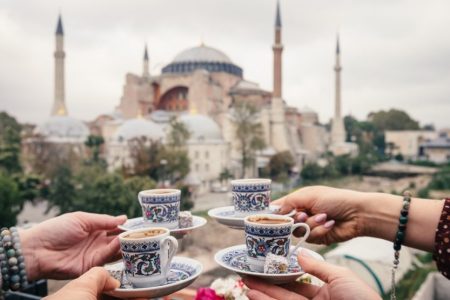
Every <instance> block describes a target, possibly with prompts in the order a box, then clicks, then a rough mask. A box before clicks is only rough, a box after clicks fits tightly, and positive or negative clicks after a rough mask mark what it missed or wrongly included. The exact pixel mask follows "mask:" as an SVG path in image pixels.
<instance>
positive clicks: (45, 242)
mask: <svg viewBox="0 0 450 300" xmlns="http://www.w3.org/2000/svg"><path fill="white" fill-rule="evenodd" d="M125 221H126V216H118V217H113V216H108V215H99V214H91V213H84V212H74V213H68V214H64V215H61V216H59V217H56V218H53V219H50V220H47V221H44V222H42V223H40V224H38V225H36V226H33V227H32V228H30V229H25V230H21V231H20V232H19V234H20V239H21V243H22V251H23V255H24V258H25V264H26V268H27V275H28V278H29V279H30V280H36V279H39V278H49V279H50V278H51V279H71V278H75V277H78V276H80V275H81V274H83V273H84V272H86V271H88V270H89V269H90V268H91V267H94V266H99V265H103V264H105V263H107V262H110V261H113V260H114V259H118V258H120V252H119V241H118V238H117V236H116V235H115V233H116V231H117V225H120V224H123V223H124V222H125ZM95 274H97V273H95Z"/></svg>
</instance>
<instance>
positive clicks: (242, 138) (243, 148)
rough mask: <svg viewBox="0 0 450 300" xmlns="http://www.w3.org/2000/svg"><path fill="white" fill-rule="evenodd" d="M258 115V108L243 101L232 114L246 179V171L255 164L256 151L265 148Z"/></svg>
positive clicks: (238, 103) (243, 175)
mask: <svg viewBox="0 0 450 300" xmlns="http://www.w3.org/2000/svg"><path fill="white" fill-rule="evenodd" d="M258 114H259V111H258V109H257V107H256V106H254V105H253V104H251V103H247V102H243V101H239V102H236V103H235V104H234V107H233V110H232V113H231V117H232V120H233V123H234V124H235V128H236V138H237V140H238V142H239V150H240V152H241V168H242V177H245V169H246V168H247V167H249V166H251V165H253V164H254V163H255V157H256V151H257V150H261V149H263V148H264V147H265V143H264V139H263V132H262V126H261V123H259V122H258Z"/></svg>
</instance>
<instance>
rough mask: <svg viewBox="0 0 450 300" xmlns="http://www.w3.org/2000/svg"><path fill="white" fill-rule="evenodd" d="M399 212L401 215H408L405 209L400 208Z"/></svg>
mask: <svg viewBox="0 0 450 300" xmlns="http://www.w3.org/2000/svg"><path fill="white" fill-rule="evenodd" d="M400 214H401V215H402V216H404V217H406V216H407V215H408V211H407V210H406V209H402V210H401V211H400Z"/></svg>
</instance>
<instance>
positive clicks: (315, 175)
mask: <svg viewBox="0 0 450 300" xmlns="http://www.w3.org/2000/svg"><path fill="white" fill-rule="evenodd" d="M300 175H301V176H302V178H303V180H305V181H316V180H319V179H321V178H323V168H322V167H320V166H319V165H318V164H316V163H307V164H305V166H304V167H303V169H302V171H301V173H300Z"/></svg>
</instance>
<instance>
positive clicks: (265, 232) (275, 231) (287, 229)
mask: <svg viewBox="0 0 450 300" xmlns="http://www.w3.org/2000/svg"><path fill="white" fill-rule="evenodd" d="M245 233H247V234H252V235H256V236H262V237H280V236H289V235H290V234H291V225H290V224H289V226H283V227H269V226H268V227H261V226H252V225H249V224H245Z"/></svg>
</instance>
